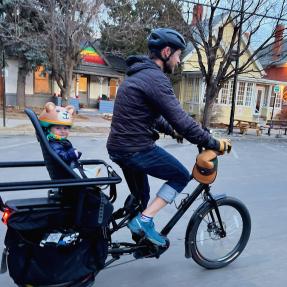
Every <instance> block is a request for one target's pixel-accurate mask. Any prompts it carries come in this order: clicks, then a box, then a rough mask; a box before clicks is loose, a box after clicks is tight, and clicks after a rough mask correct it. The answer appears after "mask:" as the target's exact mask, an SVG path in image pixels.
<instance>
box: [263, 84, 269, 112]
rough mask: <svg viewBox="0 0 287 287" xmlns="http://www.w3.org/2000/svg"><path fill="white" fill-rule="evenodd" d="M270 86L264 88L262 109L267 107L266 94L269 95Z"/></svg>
mask: <svg viewBox="0 0 287 287" xmlns="http://www.w3.org/2000/svg"><path fill="white" fill-rule="evenodd" d="M269 89H270V86H266V88H265V94H264V99H263V107H268V94H269Z"/></svg>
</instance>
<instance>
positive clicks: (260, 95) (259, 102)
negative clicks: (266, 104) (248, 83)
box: [254, 87, 265, 115]
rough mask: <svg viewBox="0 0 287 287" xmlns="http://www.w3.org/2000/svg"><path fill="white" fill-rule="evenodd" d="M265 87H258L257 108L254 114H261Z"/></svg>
mask: <svg viewBox="0 0 287 287" xmlns="http://www.w3.org/2000/svg"><path fill="white" fill-rule="evenodd" d="M264 91H265V88H264V87H257V95H256V101H255V108H254V114H255V115H260V112H261V108H262V103H263V97H264Z"/></svg>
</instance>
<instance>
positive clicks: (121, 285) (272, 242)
mask: <svg viewBox="0 0 287 287" xmlns="http://www.w3.org/2000/svg"><path fill="white" fill-rule="evenodd" d="M72 142H73V143H74V145H75V146H76V147H77V148H78V149H79V150H81V151H82V152H83V156H84V158H85V159H92V158H100V159H104V160H106V161H108V162H109V163H111V162H110V160H109V159H108V155H107V152H106V149H105V142H106V139H105V138H99V137H97V138H95V137H74V138H72ZM0 143H1V144H0V154H1V161H18V160H41V152H40V148H39V145H38V143H37V142H36V139H35V137H34V136H32V135H31V136H0ZM158 144H159V145H160V146H162V147H164V148H166V149H167V151H169V152H170V153H172V154H173V155H175V156H176V157H177V158H178V159H179V160H180V161H181V162H182V163H183V164H184V165H185V166H186V167H188V168H190V169H191V168H192V166H193V163H194V160H195V157H196V147H195V146H193V145H191V144H189V143H188V142H184V144H182V145H179V144H176V143H175V142H174V141H173V140H171V139H162V140H160V141H159V143H158ZM286 160H287V141H286V140H280V141H279V140H278V141H277V140H266V141H265V140H262V139H258V138H257V139H256V138H254V140H244V139H239V140H235V141H234V146H233V151H232V153H231V154H230V155H226V156H222V157H220V159H219V173H218V177H217V179H216V181H215V183H214V184H213V185H212V192H213V193H214V194H219V193H226V194H227V195H230V196H234V197H237V198H239V199H240V200H241V201H243V202H244V203H245V204H246V206H247V207H248V209H249V211H250V214H251V219H252V232H251V237H250V240H249V243H248V245H247V247H246V249H245V250H244V251H243V253H242V254H241V256H240V257H239V258H237V260H236V261H234V262H233V263H231V264H230V265H229V266H227V267H225V268H223V269H219V270H213V271H210V270H205V269H204V268H202V267H200V266H198V265H197V264H196V263H195V262H194V261H192V259H186V258H185V257H184V237H185V230H186V227H187V224H188V221H189V218H190V217H191V215H192V212H193V211H194V209H195V207H196V205H197V203H196V204H195V206H194V207H193V206H192V207H191V209H190V210H189V211H187V213H186V214H185V215H184V217H183V218H182V219H181V221H180V222H179V223H178V224H177V225H176V226H175V228H174V229H173V230H172V231H171V233H170V235H169V239H170V241H171V246H170V248H169V250H167V251H166V252H165V253H164V254H163V255H162V256H161V257H160V259H144V260H137V261H133V262H130V263H128V264H122V265H119V266H116V267H113V268H108V269H106V270H104V271H102V272H101V273H100V274H99V275H98V276H97V278H96V282H95V285H94V286H100V287H110V286H117V287H125V286H137V287H143V286H145V287H146V286H149V287H155V286H165V287H173V286H179V287H181V286H182V287H185V286H197V287H203V286H221V287H230V286H234V287H237V286H238V287H239V286H244V287H255V286H258V287H259V286H260V287H267V286H268V287H269V286H275V287H281V286H282V287H283V286H286V283H287V279H286V270H287V260H286V257H287V252H286V243H287V227H286V226H287V225H286V222H287V208H286V206H287V192H286V190H287V176H286ZM111 164H112V163H111ZM112 165H113V166H114V168H115V170H116V171H117V172H118V173H119V174H121V171H120V169H119V168H118V167H117V166H116V165H115V164H112ZM45 178H48V174H47V172H46V170H44V169H42V168H36V169H33V168H26V169H24V168H21V169H18V168H17V169H16V168H15V169H4V170H1V172H0V182H12V181H20V180H33V179H34V180H35V179H37V180H39V179H45ZM161 184H162V181H160V180H158V179H153V178H150V185H151V193H152V197H153V196H154V195H155V193H156V192H157V190H158V189H159V188H160V186H161ZM195 186H196V183H195V182H191V183H190V184H189V185H188V187H187V188H186V189H185V192H190V191H191V190H192V189H193V188H194V187H195ZM45 192H46V191H22V192H9V193H3V194H1V196H2V198H3V199H4V201H5V200H7V199H11V198H20V197H21V198H22V197H38V196H45ZM127 195H128V189H127V186H126V183H125V181H124V180H123V182H122V183H121V184H119V185H118V197H119V198H118V200H117V202H116V204H115V208H117V207H119V206H121V204H122V203H123V201H124V199H125V198H126V196H127ZM182 198H183V196H179V197H178V199H177V203H179V202H180V199H182ZM175 212H176V208H175V206H174V205H173V204H172V205H169V206H167V207H166V208H165V209H164V210H162V211H161V212H160V214H159V215H158V217H157V218H156V220H155V223H156V226H157V229H159V230H160V229H161V227H163V226H164V225H165V223H166V222H167V221H168V220H169V218H171V217H172V215H173V214H174V213H175ZM0 228H1V229H0V230H1V233H0V249H2V247H3V239H4V236H5V229H6V227H5V226H4V224H2V223H1V224H0ZM129 239H130V233H129V231H128V230H123V231H122V232H120V233H119V234H117V235H116V236H115V237H114V240H129ZM131 259H133V258H132V256H125V257H123V258H122V259H121V260H120V261H118V262H117V264H118V263H124V262H125V261H128V260H131ZM55 264H57V262H55ZM0 286H1V287H2V286H3V287H4V286H5V287H12V286H15V285H14V283H13V281H12V279H10V278H9V276H8V274H7V273H6V274H4V275H0Z"/></svg>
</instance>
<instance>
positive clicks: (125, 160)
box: [110, 146, 190, 208]
mask: <svg viewBox="0 0 287 287" xmlns="http://www.w3.org/2000/svg"><path fill="white" fill-rule="evenodd" d="M110 158H111V160H112V161H114V162H116V163H117V164H118V165H119V166H120V167H121V168H122V170H123V173H124V176H125V178H126V181H127V184H128V186H129V189H130V191H131V193H132V194H133V195H135V196H136V197H137V199H138V200H140V201H141V204H142V207H143V208H146V206H147V203H148V201H149V198H150V195H149V193H150V187H149V183H148V177H147V175H151V176H153V177H156V178H159V179H163V180H166V182H165V183H164V184H163V185H162V187H161V188H160V190H159V191H158V193H157V196H158V197H160V198H162V199H163V200H165V201H166V202H168V203H171V202H172V201H173V200H174V199H175V197H176V195H177V194H178V193H180V192H181V191H182V190H183V189H184V188H185V186H186V185H187V184H188V182H189V181H190V173H189V171H188V170H187V169H186V168H185V167H184V166H183V165H182V164H181V163H180V162H179V161H178V160H177V159H176V158H175V157H174V156H172V155H171V154H169V153H168V152H167V151H165V150H164V149H162V148H161V147H159V146H154V147H152V148H150V149H147V150H144V151H140V152H135V153H115V152H110Z"/></svg>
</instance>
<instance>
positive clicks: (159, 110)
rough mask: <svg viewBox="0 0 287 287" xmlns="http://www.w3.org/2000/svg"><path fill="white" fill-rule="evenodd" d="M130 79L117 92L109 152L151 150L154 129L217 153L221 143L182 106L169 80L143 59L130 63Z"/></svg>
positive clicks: (152, 62)
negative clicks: (175, 132)
mask: <svg viewBox="0 0 287 287" xmlns="http://www.w3.org/2000/svg"><path fill="white" fill-rule="evenodd" d="M127 64H128V67H129V68H128V71H127V75H128V77H127V78H126V79H125V80H124V82H123V83H122V84H121V86H120V87H119V89H118V92H117V97H116V100H115V105H114V111H113V119H112V124H111V131H110V135H109V138H108V142H107V149H108V151H109V152H122V153H126V152H127V153H129V152H137V151H141V150H145V149H148V148H150V147H152V146H153V145H154V144H155V143H154V138H153V132H152V130H153V128H155V129H157V130H158V131H160V132H164V133H166V134H171V132H172V130H173V129H175V130H176V131H177V132H178V133H180V134H181V135H182V136H183V137H184V138H186V139H187V140H188V141H190V142H191V143H194V144H201V145H202V146H203V147H208V148H211V149H216V147H217V145H218V143H217V141H216V140H214V139H213V138H212V137H211V136H210V135H209V134H208V132H206V131H205V130H203V129H202V128H201V127H200V126H199V125H198V123H197V122H195V121H194V120H193V119H192V118H191V117H190V116H189V115H188V114H187V113H186V112H185V111H184V110H183V109H182V107H181V106H180V103H179V101H178V100H177V98H176V96H175V94H174V91H173V88H172V86H171V83H170V80H169V79H168V78H167V76H166V75H165V74H164V73H163V72H162V71H161V69H160V68H159V67H158V66H157V65H156V64H155V62H154V61H152V60H151V59H149V58H148V57H144V56H133V57H130V58H129V59H128V61H127Z"/></svg>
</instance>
